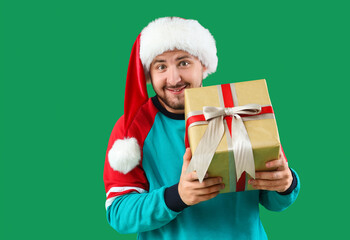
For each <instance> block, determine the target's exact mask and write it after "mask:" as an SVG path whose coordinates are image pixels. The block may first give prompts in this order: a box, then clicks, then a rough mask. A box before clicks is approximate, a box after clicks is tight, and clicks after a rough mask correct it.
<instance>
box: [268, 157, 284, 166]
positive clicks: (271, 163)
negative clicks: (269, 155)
mask: <svg viewBox="0 0 350 240" xmlns="http://www.w3.org/2000/svg"><path fill="white" fill-rule="evenodd" d="M283 163H284V161H283V160H282V159H281V158H279V159H276V160H272V161H268V162H267V163H266V164H265V166H266V167H267V168H278V167H282V166H283Z"/></svg>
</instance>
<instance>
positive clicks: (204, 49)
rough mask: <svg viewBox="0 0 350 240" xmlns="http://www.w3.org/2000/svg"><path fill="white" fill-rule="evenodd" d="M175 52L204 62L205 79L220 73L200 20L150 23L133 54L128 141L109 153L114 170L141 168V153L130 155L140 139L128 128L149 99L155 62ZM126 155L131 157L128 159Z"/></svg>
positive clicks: (211, 40) (128, 91)
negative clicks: (129, 135) (147, 83)
mask: <svg viewBox="0 0 350 240" xmlns="http://www.w3.org/2000/svg"><path fill="white" fill-rule="evenodd" d="M175 49H177V50H183V51H185V52H188V53H189V54H191V55H192V56H195V57H197V58H198V59H199V60H200V61H201V63H202V64H203V65H204V66H205V67H206V70H205V71H204V72H203V79H204V78H206V77H207V76H208V74H211V73H214V72H215V71H216V68H217V64H218V58H217V55H216V45H215V40H214V38H213V36H212V35H211V34H210V32H209V31H208V30H207V29H205V28H204V27H203V26H202V25H200V24H199V23H198V22H197V21H196V20H191V19H183V18H178V17H164V18H158V19H156V20H154V21H152V22H151V23H149V24H148V25H147V26H146V27H145V28H144V29H143V30H142V32H141V33H140V34H139V36H138V37H137V39H136V41H135V43H134V45H133V48H132V51H131V55H130V60H129V67H128V73H127V78H126V87H125V99H124V130H125V139H124V140H117V141H116V142H115V144H114V145H113V147H112V149H111V150H110V151H109V162H110V165H111V166H112V168H113V169H115V170H118V169H124V170H123V172H124V173H127V172H128V171H130V170H131V169H133V168H134V167H135V166H137V165H138V163H139V161H140V159H141V155H140V151H138V153H137V154H136V155H137V156H135V154H132V155H130V152H132V151H134V152H135V149H139V146H138V144H137V141H136V140H132V139H130V138H128V129H129V127H130V123H131V122H132V120H133V119H134V116H135V114H136V113H137V111H138V109H139V108H140V107H141V106H142V105H143V104H144V103H146V102H147V100H148V94H147V87H146V82H149V81H150V74H149V68H150V65H151V63H152V61H153V59H154V58H155V57H156V56H158V55H160V54H162V53H164V52H166V51H171V50H175ZM126 143H128V144H126ZM126 156H130V158H128V159H125V157H126ZM125 164H127V165H128V166H127V167H125ZM113 166H114V167H113Z"/></svg>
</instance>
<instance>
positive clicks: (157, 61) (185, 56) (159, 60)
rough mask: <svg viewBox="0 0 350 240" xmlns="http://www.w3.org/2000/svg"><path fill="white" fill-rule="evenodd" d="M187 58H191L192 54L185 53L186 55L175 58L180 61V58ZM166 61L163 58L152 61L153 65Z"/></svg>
mask: <svg viewBox="0 0 350 240" xmlns="http://www.w3.org/2000/svg"><path fill="white" fill-rule="evenodd" d="M185 58H191V57H190V55H184V56H180V57H178V58H176V59H175V60H176V61H179V60H182V59H185ZM165 62H166V61H165V60H163V59H156V60H154V62H153V63H152V65H154V64H156V63H165Z"/></svg>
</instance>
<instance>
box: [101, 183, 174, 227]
mask: <svg viewBox="0 0 350 240" xmlns="http://www.w3.org/2000/svg"><path fill="white" fill-rule="evenodd" d="M164 191H165V187H162V188H160V189H156V190H153V191H152V192H149V193H130V194H125V195H122V196H120V197H117V198H116V199H115V200H114V201H113V203H112V205H111V206H109V207H108V209H107V220H108V223H109V224H110V225H111V226H112V227H113V228H114V229H115V230H117V231H118V232H119V233H138V232H145V231H150V230H153V229H157V228H160V227H162V226H164V225H166V224H167V223H169V222H170V221H171V220H173V219H174V218H175V217H176V216H177V215H178V214H179V212H174V211H172V210H171V209H169V208H168V207H167V206H166V204H165V201H164Z"/></svg>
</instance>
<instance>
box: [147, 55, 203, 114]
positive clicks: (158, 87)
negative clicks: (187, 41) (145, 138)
mask: <svg viewBox="0 0 350 240" xmlns="http://www.w3.org/2000/svg"><path fill="white" fill-rule="evenodd" d="M205 70H206V68H205V67H204V66H203V65H202V63H201V62H200V61H199V60H198V58H196V57H194V56H192V55H190V54H189V53H187V52H185V51H181V50H174V51H168V52H164V53H163V54H161V55H158V56H157V57H155V58H154V59H153V62H152V63H151V66H150V74H151V82H152V86H153V89H154V91H155V92H156V94H157V96H158V99H159V101H160V103H161V104H162V105H163V107H165V109H167V110H168V111H169V112H172V113H184V105H185V88H193V87H201V86H202V80H203V72H204V71H205Z"/></svg>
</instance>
